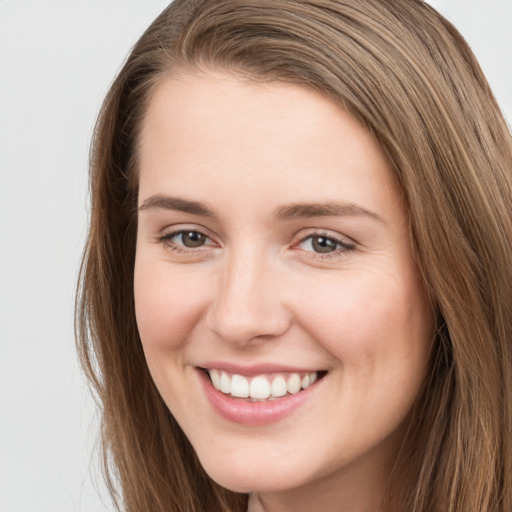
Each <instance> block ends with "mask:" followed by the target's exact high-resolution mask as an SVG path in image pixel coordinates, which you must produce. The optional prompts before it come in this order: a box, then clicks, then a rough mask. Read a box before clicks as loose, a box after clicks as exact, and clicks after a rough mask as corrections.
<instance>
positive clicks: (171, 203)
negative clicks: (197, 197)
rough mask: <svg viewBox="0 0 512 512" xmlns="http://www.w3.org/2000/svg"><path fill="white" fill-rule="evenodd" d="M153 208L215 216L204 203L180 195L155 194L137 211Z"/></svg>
mask: <svg viewBox="0 0 512 512" xmlns="http://www.w3.org/2000/svg"><path fill="white" fill-rule="evenodd" d="M154 209H162V210H176V211H179V212H185V213H192V214H194V215H201V216H202V217H215V214H214V212H213V211H212V210H210V208H208V207H207V206H205V205H204V204H202V203H199V202H197V201H189V200H188V199H182V198H180V197H170V196H162V195H155V196H151V197H149V198H148V199H146V200H145V201H144V202H143V203H142V204H141V206H139V211H145V210H154Z"/></svg>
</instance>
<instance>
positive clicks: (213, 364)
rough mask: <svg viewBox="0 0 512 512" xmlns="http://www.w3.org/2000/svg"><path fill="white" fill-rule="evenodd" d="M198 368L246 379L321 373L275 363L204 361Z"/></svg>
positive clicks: (314, 369)
mask: <svg viewBox="0 0 512 512" xmlns="http://www.w3.org/2000/svg"><path fill="white" fill-rule="evenodd" d="M198 368H202V369H204V370H207V369H208V370H213V369H216V370H224V371H226V372H229V373H234V374H237V375H244V376H246V377H252V376H254V375H262V374H265V373H311V372H315V371H322V370H319V369H317V368H311V367H309V368H308V367H299V366H288V365H283V364H276V363H257V364H250V365H241V364H237V363H231V362H227V361H206V362H204V363H202V364H200V365H198Z"/></svg>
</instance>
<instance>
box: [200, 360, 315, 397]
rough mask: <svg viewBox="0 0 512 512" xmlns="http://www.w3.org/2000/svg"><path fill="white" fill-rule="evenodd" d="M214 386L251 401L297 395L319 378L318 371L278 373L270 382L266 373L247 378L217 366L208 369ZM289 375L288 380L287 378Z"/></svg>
mask: <svg viewBox="0 0 512 512" xmlns="http://www.w3.org/2000/svg"><path fill="white" fill-rule="evenodd" d="M208 373H209V375H210V379H211V381H212V384H213V387H214V388H215V389H217V390H219V391H221V392H222V393H225V394H226V395H232V396H234V397H237V398H248V399H249V400H251V401H254V402H258V401H265V400H274V399H275V398H279V397H282V396H285V395H287V394H288V393H289V394H290V395H295V394H296V393H298V392H299V391H300V390H301V389H307V388H308V387H309V386H311V385H312V384H314V382H315V381H316V380H317V379H318V373H317V372H311V373H308V374H305V375H304V374H303V375H300V374H298V373H291V374H286V373H285V374H283V375H276V376H275V377H274V379H273V380H272V383H270V382H269V378H270V377H267V376H265V375H258V376H256V377H253V378H247V377H244V376H243V375H238V374H230V373H227V372H225V371H221V370H217V369H215V368H213V369H211V370H208ZM286 376H287V377H288V380H287V379H286Z"/></svg>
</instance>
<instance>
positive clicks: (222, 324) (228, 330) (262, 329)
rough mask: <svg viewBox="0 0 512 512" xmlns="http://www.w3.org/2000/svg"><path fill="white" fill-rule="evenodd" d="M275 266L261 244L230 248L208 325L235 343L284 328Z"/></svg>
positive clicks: (285, 314) (284, 314)
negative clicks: (259, 246)
mask: <svg viewBox="0 0 512 512" xmlns="http://www.w3.org/2000/svg"><path fill="white" fill-rule="evenodd" d="M278 273H279V269H278V268H276V264H275V262H273V261H272V258H269V257H268V255H266V254H265V251H264V250H263V249H262V248H254V247H251V246H246V247H239V248H237V249H233V250H232V251H230V252H229V254H228V255H226V258H225V259H224V261H223V264H222V268H221V269H220V271H219V275H218V281H217V282H218V286H217V290H216V296H215V298H214V300H213V302H212V305H211V308H210V311H209V324H210V328H211V329H212V330H213V331H214V332H215V333H216V334H217V335H218V336H220V337H221V338H222V339H224V340H225V341H228V342H230V343H235V344H239V345H243V344H246V343H248V342H250V341H251V340H255V339H261V338H263V337H275V336H279V335H280V334H282V333H283V332H285V331H286V330H287V327H288V323H289V316H288V312H287V311H286V308H285V307H284V303H283V300H282V299H283V297H282V295H281V293H280V291H279V290H280V287H279V274H278Z"/></svg>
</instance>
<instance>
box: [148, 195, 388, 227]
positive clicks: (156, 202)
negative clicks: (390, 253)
mask: <svg viewBox="0 0 512 512" xmlns="http://www.w3.org/2000/svg"><path fill="white" fill-rule="evenodd" d="M153 209H163V210H175V211H180V212H184V213H191V214H193V215H200V216H202V217H216V215H215V212H214V211H213V210H212V209H210V208H209V207H208V206H206V205H205V204H203V203H200V202H197V201H190V200H188V199H183V198H180V197H171V196H166V195H154V196H151V197H149V198H148V199H146V200H145V201H144V202H143V203H142V205H141V206H139V211H147V210H153ZM359 216H364V217H370V218H371V219H374V220H377V221H379V222H383V223H385V221H384V219H383V218H382V217H381V216H380V215H378V214H377V213H375V212H373V211H371V210H367V209H366V208H363V207H362V206H359V205H357V204H354V203H339V202H327V203H294V204H289V205H283V206H279V207H278V208H276V210H275V211H274V217H275V218H276V219H278V220H282V221H287V220H294V219H305V218H314V217H359Z"/></svg>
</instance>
